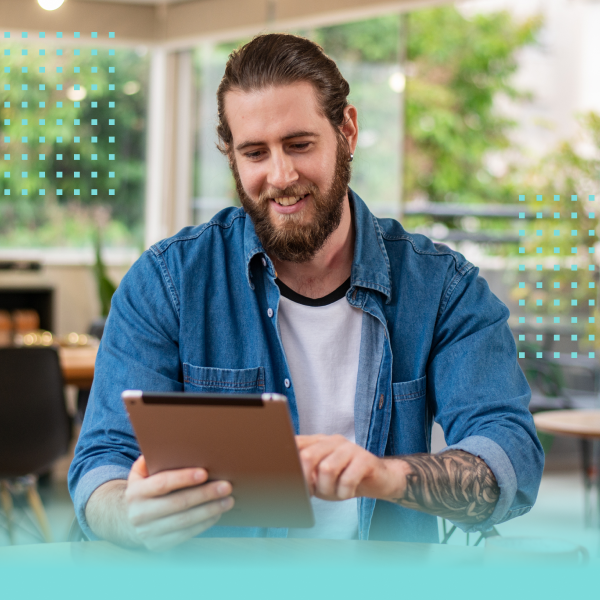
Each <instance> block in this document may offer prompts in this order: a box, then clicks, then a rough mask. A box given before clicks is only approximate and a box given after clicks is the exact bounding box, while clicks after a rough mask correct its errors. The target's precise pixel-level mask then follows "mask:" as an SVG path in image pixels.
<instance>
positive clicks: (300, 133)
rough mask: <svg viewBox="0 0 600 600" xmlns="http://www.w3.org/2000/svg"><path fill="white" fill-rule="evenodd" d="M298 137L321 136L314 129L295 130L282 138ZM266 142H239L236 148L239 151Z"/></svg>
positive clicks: (283, 139)
mask: <svg viewBox="0 0 600 600" xmlns="http://www.w3.org/2000/svg"><path fill="white" fill-rule="evenodd" d="M298 137H319V134H318V133H314V132H313V131H293V132H292V133H290V134H288V135H286V136H284V137H282V138H281V140H282V141H284V142H285V141H286V140H291V139H294V138H298ZM263 144H264V142H259V141H247V142H242V143H241V144H238V145H237V146H236V147H235V149H236V150H237V151H238V152H241V151H242V150H243V149H244V148H248V147H249V146H262V145H263Z"/></svg>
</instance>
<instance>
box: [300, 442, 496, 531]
mask: <svg viewBox="0 0 600 600" xmlns="http://www.w3.org/2000/svg"><path fill="white" fill-rule="evenodd" d="M296 444H297V445H298V449H299V451H300V460H301V462H302V468H303V470H304V476H305V478H306V481H307V483H308V487H309V490H310V493H311V494H312V495H314V496H317V497H318V498H323V499H324V500H346V499H348V498H353V497H359V496H366V497H369V498H378V499H381V500H387V501H388V502H394V503H396V504H399V505H401V506H405V507H407V508H412V509H414V510H420V511H423V512H427V513H430V514H434V515H438V516H440V517H444V518H446V519H452V520H454V521H458V522H461V523H480V522H482V521H485V520H486V519H487V518H488V517H489V516H490V515H491V514H492V512H493V511H494V508H495V506H496V503H497V501H498V497H499V496H500V489H499V487H498V483H497V482H496V478H495V477H494V474H493V473H492V471H491V470H490V468H489V467H488V466H487V465H486V463H485V462H484V461H483V460H482V459H481V458H478V457H477V456H474V455H473V454H469V453H468V452H464V451H462V450H448V451H447V452H443V453H441V454H410V455H406V456H398V457H389V458H378V457H377V456H375V455H374V454H371V453H370V452H368V451H367V450H365V449H364V448H361V447H360V446H358V445H356V444H353V443H352V442H349V441H348V440H347V439H346V438H345V437H343V436H341V435H299V436H297V437H296Z"/></svg>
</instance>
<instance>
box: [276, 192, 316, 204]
mask: <svg viewBox="0 0 600 600" xmlns="http://www.w3.org/2000/svg"><path fill="white" fill-rule="evenodd" d="M306 196H308V194H304V196H284V197H283V198H272V200H274V201H275V202H277V204H279V205H281V206H293V205H294V204H296V202H298V201H299V200H302V198H306Z"/></svg>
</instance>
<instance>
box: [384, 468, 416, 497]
mask: <svg viewBox="0 0 600 600" xmlns="http://www.w3.org/2000/svg"><path fill="white" fill-rule="evenodd" d="M381 460H382V462H383V464H384V475H383V485H382V490H381V496H380V499H381V500H387V501H388V502H393V501H397V500H398V499H399V498H403V497H404V494H405V492H406V482H407V477H408V475H409V474H410V465H409V464H408V463H407V462H406V461H404V460H402V459H401V458H383V459H381Z"/></svg>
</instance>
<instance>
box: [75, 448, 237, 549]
mask: <svg viewBox="0 0 600 600" xmlns="http://www.w3.org/2000/svg"><path fill="white" fill-rule="evenodd" d="M207 478H208V473H207V472H206V471H205V470H204V469H178V470H175V471H163V472H161V473H157V474H155V475H151V476H150V475H149V474H148V469H147V467H146V461H145V459H144V457H143V456H140V457H139V458H138V459H137V460H136V461H135V462H134V463H133V465H132V467H131V471H130V473H129V477H128V479H127V483H126V484H125V482H123V481H109V482H107V483H105V484H104V485H102V486H100V487H99V488H98V489H97V490H96V491H95V492H94V493H93V494H92V496H91V497H90V500H89V501H88V504H87V506H86V518H87V520H88V523H89V525H90V527H91V528H92V530H93V531H94V533H96V535H98V536H99V537H102V538H104V539H108V540H110V541H114V542H116V543H121V544H125V545H133V546H143V547H145V548H147V549H149V550H168V549H169V548H172V547H173V546H177V545H178V544H181V543H182V542H185V541H186V540H188V539H190V538H192V537H194V536H196V535H198V534H200V533H202V532H203V531H205V530H206V529H208V528H209V527H212V526H213V525H214V524H215V523H216V522H217V521H218V520H219V518H220V517H221V514H223V513H224V512H226V511H228V510H230V509H231V508H232V507H233V504H234V500H233V498H232V497H231V496H230V494H231V491H232V488H231V484H230V483H229V482H227V481H211V482H210V483H206V480H207Z"/></svg>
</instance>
